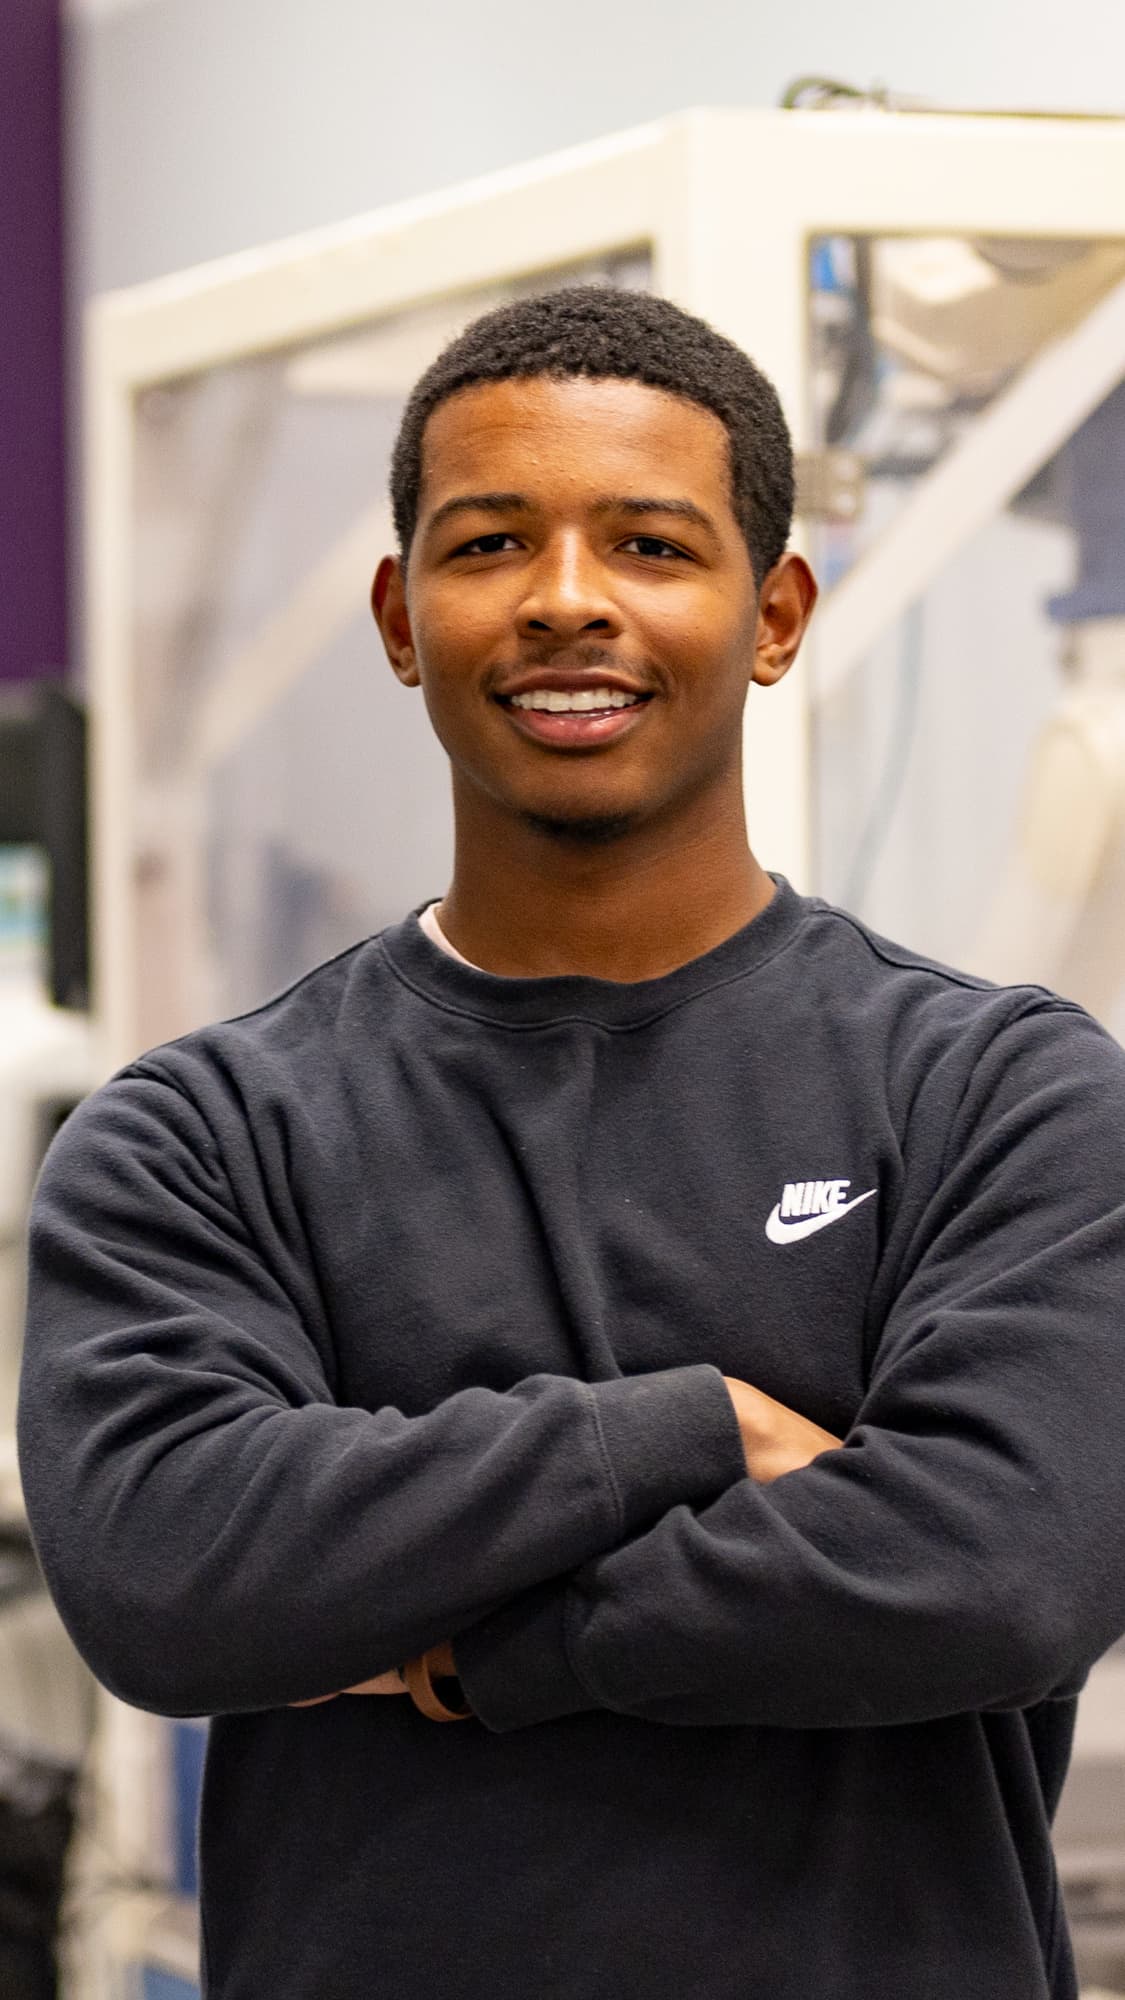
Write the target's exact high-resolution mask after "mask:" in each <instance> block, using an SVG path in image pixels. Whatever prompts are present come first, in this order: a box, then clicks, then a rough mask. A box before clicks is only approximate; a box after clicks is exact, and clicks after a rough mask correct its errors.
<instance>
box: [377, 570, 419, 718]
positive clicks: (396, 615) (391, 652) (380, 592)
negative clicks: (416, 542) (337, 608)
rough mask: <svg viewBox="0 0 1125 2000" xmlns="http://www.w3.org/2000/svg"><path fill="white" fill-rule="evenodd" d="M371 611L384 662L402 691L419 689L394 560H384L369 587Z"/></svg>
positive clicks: (402, 588)
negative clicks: (384, 654) (383, 648)
mask: <svg viewBox="0 0 1125 2000" xmlns="http://www.w3.org/2000/svg"><path fill="white" fill-rule="evenodd" d="M371 610H372V613H373V615H374V618H375V623H376V625H377V626H378V627H379V634H380V637H381V638H382V641H383V645H384V647H385V648H386V654H387V658H388V660H389V661H390V663H391V668H392V670H393V672H394V673H395V675H396V676H397V678H398V679H399V680H400V681H401V682H402V685H403V687H420V686H421V678H422V677H421V675H420V674H419V672H418V662H417V659H416V657H415V653H414V636H413V633H412V632H411V630H410V613H409V612H408V610H407V608H406V585H405V583H404V581H403V575H402V565H401V563H400V562H399V560H398V557H397V556H384V557H383V560H382V562H381V563H380V564H379V567H378V569H377V570H376V571H375V580H374V582H373V583H372V585H371Z"/></svg>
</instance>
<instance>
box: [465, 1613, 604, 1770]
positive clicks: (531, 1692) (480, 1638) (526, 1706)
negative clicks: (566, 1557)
mask: <svg viewBox="0 0 1125 2000" xmlns="http://www.w3.org/2000/svg"><path fill="white" fill-rule="evenodd" d="M568 1588H569V1586H568V1584H567V1581H566V1579H565V1578H563V1579H562V1580H561V1581H557V1582H552V1583H546V1584H540V1585H539V1586H537V1588H536V1589H534V1590H526V1591H524V1592H523V1594H522V1595H521V1596H520V1597H517V1598H515V1599H513V1601H512V1603H510V1604H506V1605H504V1607H503V1608H502V1609H501V1610H500V1611H497V1612H494V1613H493V1615H492V1617H490V1618H484V1619H481V1621H480V1622H479V1623H478V1624H476V1625H473V1626H471V1627H470V1628H469V1630H468V1631H467V1632H462V1633H461V1635H460V1637H459V1638H457V1639H455V1640H454V1643H453V1658H454V1663H455V1665H456V1668H457V1678H458V1680H459V1681H460V1683H461V1686H462V1688H463V1689H464V1693H465V1700H466V1701H467V1702H468V1704H469V1707H470V1708H471V1709H472V1711H473V1714H474V1715H475V1716H476V1717H477V1720H478V1721H479V1722H483V1724H484V1726H485V1728H486V1729H491V1730H494V1731H495V1732H497V1733H498V1734H502V1733H503V1732H504V1731H505V1730H509V1729H525V1728H527V1727H528V1725H529V1724H530V1723H533V1722H553V1721H555V1720H556V1718H557V1717H559V1716H561V1715H577V1714H579V1713H580V1712H581V1711H582V1710H584V1709H591V1708H600V1707H601V1705H602V1704H601V1703H600V1702H599V1701H598V1699H597V1697H596V1696H595V1695H592V1694H589V1693H588V1692H587V1690H586V1689H585V1688H584V1687H583V1685H582V1683H581V1681H580V1680H579V1679H578V1676H577V1674H576V1673H575V1672H574V1670H573V1668H572V1667H571V1664H570V1660H569V1658H568V1656H567V1650H566V1633H565V1621H566V1606H567V1591H568Z"/></svg>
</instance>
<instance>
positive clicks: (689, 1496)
mask: <svg viewBox="0 0 1125 2000" xmlns="http://www.w3.org/2000/svg"><path fill="white" fill-rule="evenodd" d="M589 1387H590V1393H591V1395H592V1396H593V1398H594V1405H595V1409H596V1412H597V1420H598V1427H599V1430H600V1433H601V1438H602V1443H603V1444H604V1446H605V1452H606V1458H607V1460H608V1464H609V1469H610V1474H611V1476H612V1479H613V1484H614V1487H615V1489H616V1492H617V1498H618V1503H619V1507H620V1514H621V1536H622V1539H623V1540H624V1538H625V1537H626V1536H628V1535H632V1534H635V1533H636V1532H637V1531H638V1529H640V1528H644V1527H648V1526H650V1525H651V1524H652V1522H653V1521H656V1520H659V1518H660V1516H661V1515H662V1514H666V1513H667V1511H668V1509H669V1507H675V1506H678V1505H679V1504H680V1503H681V1502H684V1501H687V1502H689V1503H696V1502H702V1501H706V1500H714V1499H717V1497H718V1495H719V1494H720V1493H725V1492H726V1490H727V1488H728V1486H733V1485H734V1483H735V1481H736V1480H739V1479H745V1477H746V1459H745V1456H744V1454H743V1449H742V1434H741V1432H740V1431H739V1428H738V1418H737V1416H736V1415H735V1409H734V1404H733V1402H732V1401H731V1397H730V1392H729V1390H728V1389H727V1386H726V1383H725V1382H724V1381H723V1378H722V1375H721V1374H720V1372H719V1370H718V1369H717V1368H713V1367H712V1366H711V1364H710V1362H697V1363H695V1364H694V1365H693V1366H691V1367H688V1368H664V1369H660V1370H658V1371H657V1372H655V1373H654V1374H651V1375H626V1376H623V1377H620V1378H619V1379H617V1380H615V1381H612V1382H592V1383H591V1384H590V1385H589Z"/></svg>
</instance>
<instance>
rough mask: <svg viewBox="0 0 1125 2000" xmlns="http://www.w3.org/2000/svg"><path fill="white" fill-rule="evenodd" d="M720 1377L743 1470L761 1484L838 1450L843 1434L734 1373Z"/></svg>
mask: <svg viewBox="0 0 1125 2000" xmlns="http://www.w3.org/2000/svg"><path fill="white" fill-rule="evenodd" d="M723 1381H724V1382H725V1383H726V1385H727V1389H728V1391H729V1393H730V1399H731V1402H732V1403H733V1404H734V1413H735V1416H736V1417H737V1418H738V1428H739V1430H740V1431H741V1433H742V1450H743V1455H744V1456H745V1459H746V1470H747V1472H748V1473H749V1475H750V1477H751V1479H754V1480H756V1481H757V1483H758V1484H759V1485H760V1486H768V1485H769V1483H770V1481H771V1480H774V1479H780V1478H781V1475H782V1473H784V1472H798V1471H799V1470H800V1469H801V1467H802V1466H805V1465H811V1464H812V1462H813V1459H814V1458H819V1457H820V1454H821V1453H822V1452H825V1451H838V1450H839V1449H840V1447H841V1446H842V1444H843V1442H844V1440H843V1438H838V1437H833V1435H832V1433H831V1431H823V1430H821V1428H820V1425H819V1424H814V1423H811V1422H810V1421H809V1419H808V1417H802V1416H800V1415H798V1413H797V1411H796V1410H790V1409H788V1408H787V1406H786V1405H785V1404H784V1403H777V1402H775V1401H774V1399H773V1397H772V1396H767V1395H766V1394H765V1392H764V1390H762V1389H755V1388H752V1386H751V1384H750V1383H749V1382H740V1381H739V1380H738V1379H737V1377H736V1376H733V1375H724V1376H723Z"/></svg>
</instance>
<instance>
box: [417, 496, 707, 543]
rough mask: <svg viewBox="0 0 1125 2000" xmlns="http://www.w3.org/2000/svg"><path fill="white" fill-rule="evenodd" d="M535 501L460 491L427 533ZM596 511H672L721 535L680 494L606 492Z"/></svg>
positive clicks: (520, 510) (525, 508)
mask: <svg viewBox="0 0 1125 2000" xmlns="http://www.w3.org/2000/svg"><path fill="white" fill-rule="evenodd" d="M534 512H535V504H534V502H533V501H532V500H530V499H529V498H528V496H527V494H526V493H458V494H456V495H455V496H454V498H453V499H451V500H443V501H442V504H441V506H440V507H438V508H437V509H436V510H435V511H434V513H433V514H431V516H430V518H429V520H428V521H427V523H426V533H427V534H433V533H434V532H435V530H436V529H438V528H439V527H440V526H441V525H442V523H443V521H448V520H450V519H451V518H452V517H453V516H454V515H456V514H533V513H534ZM590 512H591V513H592V514H628V515H630V516H632V517H634V518H635V517H637V516H638V515H641V514H670V515H672V517H673V518H674V519H676V520H679V521H690V522H691V523H692V524H693V526H694V527H697V528H702V529H703V531H704V533H706V534H708V535H710V536H711V537H712V539H713V540H714V541H715V542H718V541H719V540H720V539H721V537H720V535H719V530H718V528H717V527H716V525H715V522H714V521H713V520H712V519H711V516H710V514H705V513H704V511H703V509H702V507H697V506H696V504H695V501H694V500H685V499H681V498H680V497H679V496H677V495H670V494H663V495H648V494H642V493H603V494H601V495H599V497H598V499H596V500H595V501H593V502H592V504H591V507H590Z"/></svg>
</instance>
